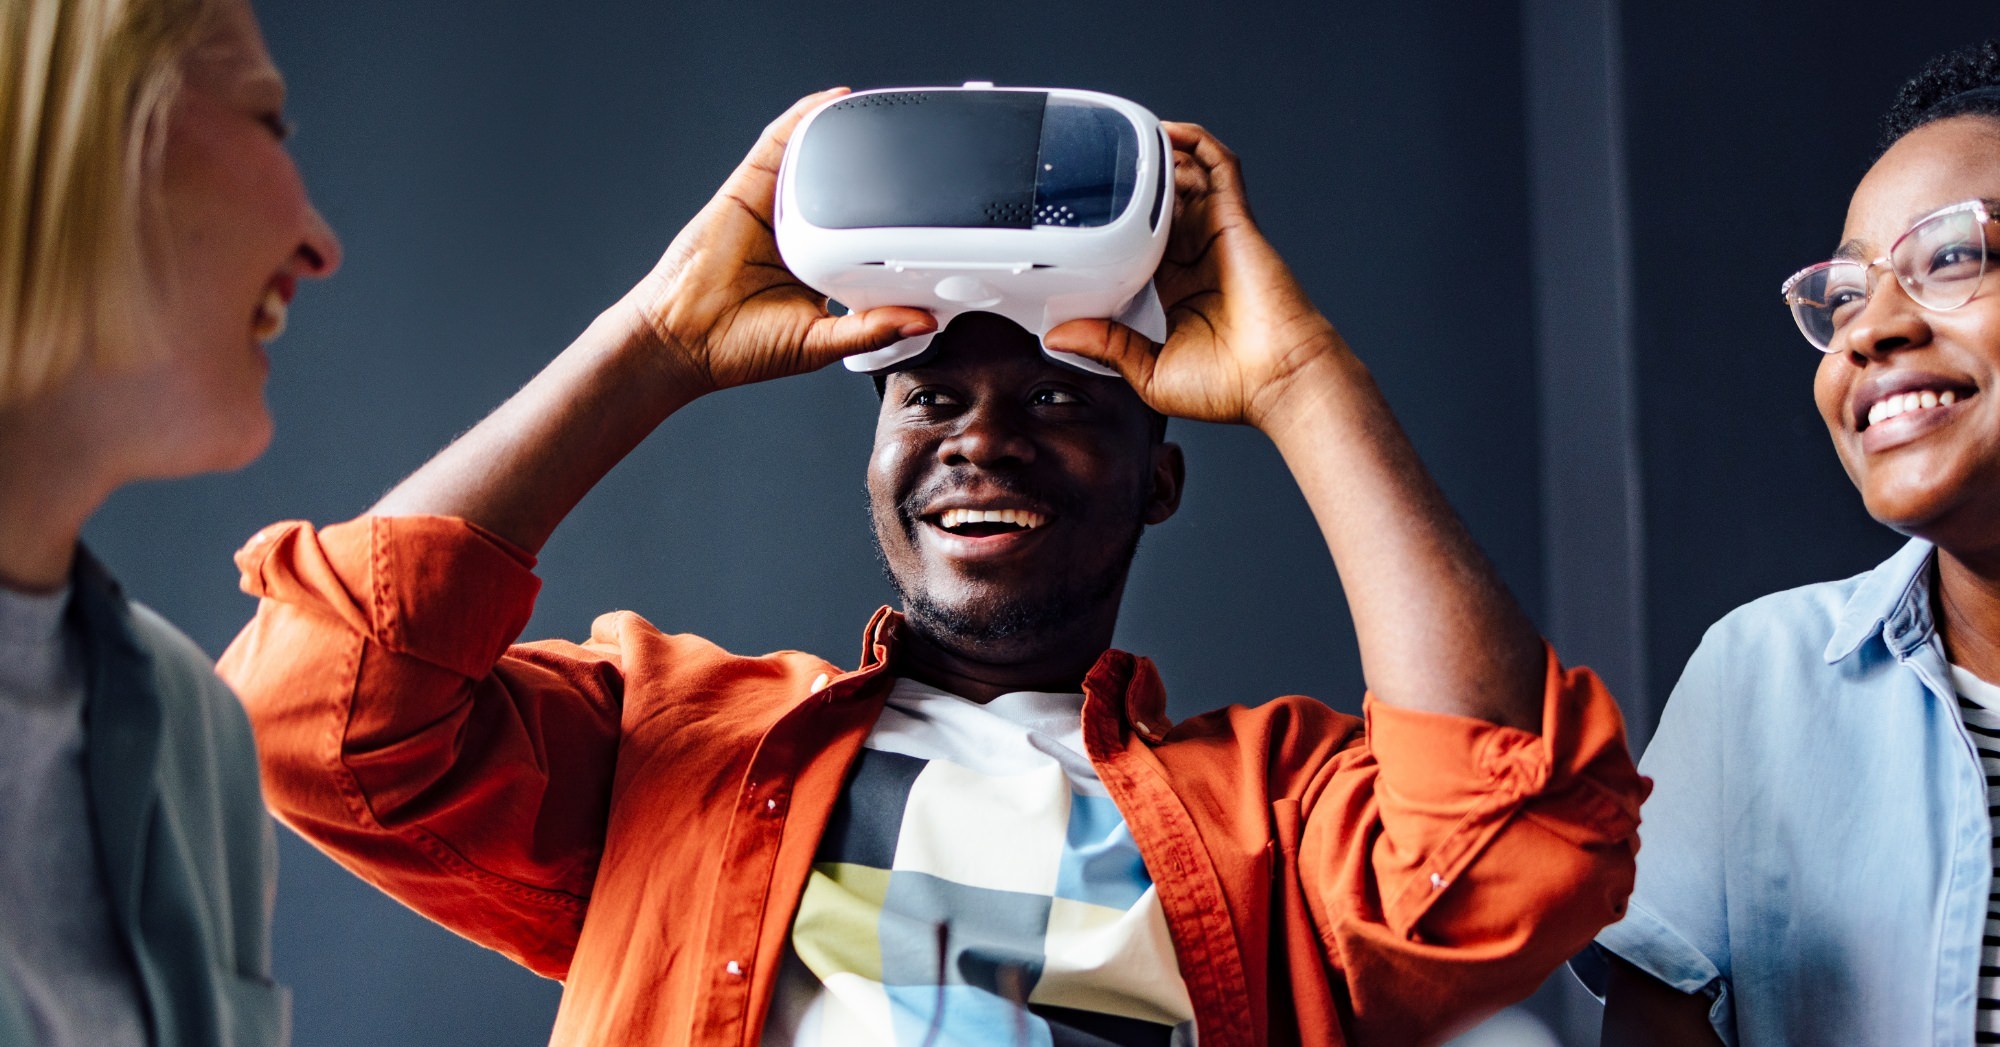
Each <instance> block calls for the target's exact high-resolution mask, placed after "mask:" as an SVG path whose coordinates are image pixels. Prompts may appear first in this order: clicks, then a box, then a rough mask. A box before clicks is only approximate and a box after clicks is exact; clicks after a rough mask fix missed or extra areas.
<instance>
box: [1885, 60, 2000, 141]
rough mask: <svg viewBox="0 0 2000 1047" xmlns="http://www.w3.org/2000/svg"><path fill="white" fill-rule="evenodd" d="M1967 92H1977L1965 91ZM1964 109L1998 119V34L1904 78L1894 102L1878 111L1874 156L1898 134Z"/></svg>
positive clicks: (1972, 113) (1973, 113)
mask: <svg viewBox="0 0 2000 1047" xmlns="http://www.w3.org/2000/svg"><path fill="white" fill-rule="evenodd" d="M1980 88H1987V89H1988V90H1983V91H1981V90H1979V89H1980ZM1967 91H1978V93H1977V94H1973V95H1967V94H1966V92H1967ZM1967 114H1971V115H1974V116H1983V117H1987V118H1988V119H1991V120H1996V121H2000V39H1993V40H1987V41H1984V42H1983V43H1977V44H1973V45H1971V46H1969V47H1961V48H1959V49H1958V50H1956V51H1947V52H1945V53H1944V54H1941V55H1938V56H1937V57H1936V58H1933V59H1931V60H1930V61H1929V62H1927V63H1925V64H1924V67H1923V68H1922V69H1920V70H1918V71H1917V75H1915V76H1913V77H1910V78H1909V79H1908V80H1905V81H1903V86H1902V88H1901V89H1899V90H1898V91H1897V92H1896V102H1895V104H1894V105H1892V106H1890V107H1889V111H1888V112H1887V113H1884V114H1882V138H1881V142H1880V144H1879V145H1878V147H1877V149H1876V154H1875V155H1876V156H1878V157H1879V156H1880V155H1881V154H1883V153H1885V152H1888V151H1889V147H1890V146H1892V145H1895V144H1896V142H1897V140H1898V139H1900V138H1902V137H1903V136H1904V135H1906V134H1909V133H1910V132H1911V131H1914V130H1916V129H1917V128H1919V127H1922V126H1924V125H1925V124H1928V123H1930V122H1932V121H1934V120H1943V119H1944V118H1946V117H1950V116H1965V115H1967Z"/></svg>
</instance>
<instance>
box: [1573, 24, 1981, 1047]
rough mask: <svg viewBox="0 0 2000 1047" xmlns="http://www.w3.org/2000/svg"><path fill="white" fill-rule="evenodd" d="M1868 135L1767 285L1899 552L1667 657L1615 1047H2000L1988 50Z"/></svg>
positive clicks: (1913, 83) (1785, 598)
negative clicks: (1671, 674) (1852, 173)
mask: <svg viewBox="0 0 2000 1047" xmlns="http://www.w3.org/2000/svg"><path fill="white" fill-rule="evenodd" d="M1883 139H1884V144H1885V148H1884V151H1883V152H1882V153H1881V155H1880V157H1879V159H1877V160H1876V161H1875V163H1874V165H1873V166H1872V167H1871V168H1870V169H1869V170H1868V172H1867V174H1866V175H1865V176H1864V177H1863V178H1862V180H1861V183H1860V185H1859V186H1858V187H1857V188H1856V189H1855V191H1854V196H1853V199H1852V202H1851V203H1850V205H1849V208H1848V212H1847V223H1846V228H1845V230H1844V231H1843V233H1842V235H1841V246H1840V247H1839V249H1838V250H1836V251H1835V252H1834V257H1833V258H1832V260H1830V261H1826V262H1821V263H1819V264H1818V265H1814V266H1809V267H1807V268H1806V269H1803V270H1801V271H1800V272H1799V273H1797V274H1796V275H1794V276H1793V277H1792V278H1791V279H1789V280H1787V281H1786V282H1785V284H1784V287H1783V291H1784V296H1785V299H1786V300H1787V302H1789V303H1790V305H1791V309H1792V313H1793V316H1794V317H1795V318H1796V319H1797V321H1798V326H1799V329H1800V331H1802V332H1803V333H1804V334H1805V336H1806V339H1807V340H1808V341H1810V342H1811V343H1812V344H1813V346H1814V347H1815V348H1817V349H1818V350H1820V351H1821V352H1822V353H1824V354H1825V355H1824V356H1823V357H1822V358H1821V360H1820V364H1819V371H1818V374H1817V376H1816V378H1815V380H1814V383H1813V396H1814V400H1815V401H1816V402H1817V404H1818V406H1819V410H1820V415H1821V417H1822V418H1823V419H1824V421H1825V422H1826V427H1827V431H1828V432H1829V434H1830V435H1831V436H1832V438H1833V447H1834V451H1835V452H1836V453H1837V454H1838V455H1839V456H1840V460H1841V464H1842V465H1844V466H1845V467H1846V469H1847V474H1848V476H1849V478H1851V479H1852V480H1853V482H1854V485H1855V486H1856V487H1857V488H1859V489H1860V491H1861V496H1862V500H1863V502H1864V503H1865V504H1866V505H1867V508H1868V512H1869V514H1870V515H1872V516H1874V517H1875V519H1877V520H1880V521H1881V522H1882V523H1884V524H1887V525H1888V526H1890V527H1892V528H1895V529H1896V530H1898V531H1900V532H1903V533H1904V534H1907V535H1910V536H1911V540H1910V542H1909V543H1908V544H1907V545H1905V546H1904V547H1903V549H1902V550H1901V551H1900V552H1898V553H1896V554H1895V555H1894V556H1892V557H1890V558H1889V559H1888V560H1887V561H1885V562H1884V563H1882V564H1880V565H1879V566H1877V567H1876V568H1874V569H1873V570H1871V571H1868V572H1867V573H1865V574H1861V575H1857V576H1855V577H1853V578H1849V579H1847V580H1846V581H1841V582H1830V583H1825V584H1820V585H1812V586H1807V587H1805V588H1802V589H1795V590H1792V591H1790V592H1784V593H1778V594H1776V595H1773V596H1768V597H1765V598H1763V599H1761V600H1757V601H1755V602H1753V603H1750V604H1748V605H1746V606H1744V607H1742V608H1739V609H1738V610H1736V611H1735V612H1733V613H1731V614H1730V615H1729V616H1728V617H1726V618H1724V619H1723V620H1722V621H1721V622H1719V623H1717V624H1716V625H1715V626H1714V627H1713V628H1712V629H1710V630H1709V632H1708V635H1707V636H1706V637H1705V638H1704V639H1703V641H1702V644H1701V646H1700V648H1699V649H1698V650H1697V651H1696V652H1695V654H1694V657H1693V658H1692V659H1691V660H1690V661H1689V662H1688V666H1687V669H1686V671H1685V673H1684V674H1683V675H1682V677H1681V680H1680V683H1679V685H1678V686H1677V687H1676V688H1675V689H1674V694H1673V697H1672V699H1671V700H1670V701H1669V702H1668V703H1667V707H1666V711H1665V714H1664V715H1663V716H1662V718H1661V722H1660V728H1659V732H1658V733H1657V734H1656V735H1654V737H1653V742H1652V745H1651V747H1650V748H1649V749H1648V750H1647V752H1646V758H1645V760H1644V762H1643V763H1642V764H1641V769H1642V770H1644V771H1645V772H1646V773H1648V774H1650V775H1651V776H1653V778H1654V781H1655V789H1654V792H1653V795H1652V798H1651V799H1650V800H1649V801H1648V802H1647V803H1646V805H1645V808H1644V818H1645V822H1644V827H1643V828H1642V830H1641V832H1642V834H1643V838H1644V845H1643V846H1642V848H1641V850H1640V852H1639V875H1638V886H1637V889H1636V891H1635V892H1634V894H1633V896H1632V900H1631V905H1630V909H1629V912H1628V915H1627V916H1626V917H1625V919H1624V920H1622V921H1621V922H1619V923H1618V924H1616V925H1614V926H1612V927H1610V928H1608V929H1606V930H1605V931H1604V932H1603V934H1601V935H1600V936H1599V937H1598V948H1599V949H1600V950H1601V952H1599V953H1598V954H1597V955H1596V956H1594V957H1593V956H1590V955H1586V956H1585V957H1580V958H1579V959H1578V961H1577V967H1578V970H1579V972H1580V973H1584V974H1585V975H1586V980H1592V976H1593V975H1595V976H1600V977H1607V980H1608V992H1607V995H1606V1000H1605V1016H1604V1042H1605V1043H1606V1044H1619V1045H1625V1044H1701V1043H1709V1044H1712V1043H1716V1042H1718V1040H1720V1041H1721V1042H1725V1043H1730V1044H1736V1045H1739V1047H1764V1045H1784V1044H1806V1043H1828V1044H1834V1043H1837V1044H1885V1045H1886V1044H1897V1045H1902V1044H1958V1043H2000V915H1995V913H1996V912H2000V900H1996V899H2000V893H1996V884H1995V875H1994V873H1995V861H1996V858H2000V846H1996V844H1995V833H1994V828H1995V826H1996V825H2000V817H1996V812H2000V258H1996V257H1995V253H1996V251H2000V226H1996V225H1995V217H1996V215H2000V41H1996V42H1988V43H1986V44H1983V45H1980V46H1977V47H1973V48H1968V49H1965V50H1962V51H1957V52H1953V53H1951V54H1947V55H1944V56H1942V57H1940V58H1938V59H1935V60H1934V61H1932V62H1931V64H1930V65H1929V66H1927V67H1926V68H1925V69H1924V70H1923V71H1922V72H1921V73H1919V74H1918V75H1917V76H1916V77H1914V78H1912V79H1911V80H1909V81H1908V82H1907V83H1905V84H1904V85H1903V88H1902V90H1901V92H1900V94H1899V96H1898V98H1897V101H1896V104H1895V106H1894V108H1893V109H1892V110H1891V111H1890V112H1889V114H1888V115H1887V117H1886V118H1885V121H1884V135H1883ZM1607 954H1608V955H1607ZM1607 959H1608V961H1609V969H1608V971H1605V970H1603V969H1601V968H1600V969H1595V970H1593V969H1592V968H1594V967H1596V965H1595V964H1594V963H1593V960H1607Z"/></svg>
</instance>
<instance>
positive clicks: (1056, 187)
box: [794, 91, 1139, 229]
mask: <svg viewBox="0 0 2000 1047" xmlns="http://www.w3.org/2000/svg"><path fill="white" fill-rule="evenodd" d="M794 159H795V161H796V164H797V169H798V176H797V177H798V181H797V189H796V199H797V201H798V207H799V214H800V217H802V218H804V219H805V220H806V221H808V222H810V223H812V224H813V225H816V226H819V227H820V228H822V229H865V228H880V227H904V228H909V227H919V228H925V227H927V228H957V229H1030V228H1033V227H1035V226H1066V227H1071V228H1088V227H1094V226H1102V225H1109V224H1111V223H1112V222H1113V221H1115V220H1117V218H1118V216H1119V215H1122V214H1124V213H1125V208H1126V207H1127V206H1128V205H1129V204H1130V203H1131V201H1132V191H1133V184H1132V183H1133V180H1134V178H1135V177H1136V175H1137V171H1138V164H1139V139H1138V134H1137V132H1135V131H1134V129H1133V127H1132V122H1131V121H1130V120H1128V119H1126V118H1125V116H1124V114H1122V113H1120V112H1118V111H1117V110H1115V109H1111V108H1108V107H1106V106H1102V105H1097V104H1095V103H1091V102H1084V101H1079V100H1072V99H1051V98H1050V97H1049V96H1048V95H1047V94H1046V93H1044V92H1040V91H939V92H898V93H886V94H870V95H859V96H856V97H853V98H849V99H844V100H842V101H839V102H836V103H834V104H833V105H831V106H828V107H827V109H826V111H824V112H822V113H820V114H819V115H818V116H817V117H815V118H814V119H813V122H812V123H811V124H810V125H808V127H807V128H806V131H805V138H804V140H803V141H801V142H800V143H799V150H798V155H797V156H796V157H795V158H794Z"/></svg>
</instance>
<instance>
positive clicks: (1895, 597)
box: [1825, 538, 1937, 665]
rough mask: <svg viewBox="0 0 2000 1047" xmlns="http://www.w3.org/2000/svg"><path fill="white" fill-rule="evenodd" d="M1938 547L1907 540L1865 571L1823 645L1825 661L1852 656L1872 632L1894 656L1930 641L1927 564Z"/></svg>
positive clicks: (1929, 584)
mask: <svg viewBox="0 0 2000 1047" xmlns="http://www.w3.org/2000/svg"><path fill="white" fill-rule="evenodd" d="M1936 555H1937V550H1936V547H1934V546H1932V545H1931V543H1929V542H1927V541H1924V540H1923V539H1921V538H1912V539H1910V540H1909V542H1908V543H1906V544H1905V545H1904V546H1903V547H1902V548H1901V549H1899V550H1897V551H1896V554H1895V555H1894V556H1891V557H1889V558H1888V559H1887V560H1884V561H1882V565H1881V566H1879V567H1877V568H1875V569H1874V570H1873V571H1870V572H1869V573H1868V577H1867V578H1866V579H1865V580H1863V581H1862V583H1861V584H1860V586H1858V587H1856V588H1855V590H1854V595H1852V596H1850V597H1848V599H1847V606H1846V607H1845V608H1843V609H1842V611H1841V614H1840V621H1839V622H1838V623H1837V624H1836V625H1835V626H1834V629H1833V637H1832V639H1830V640H1828V641H1827V643H1826V652H1825V656H1826V662H1827V664H1828V665H1832V664H1834V663H1836V662H1841V661H1844V660H1846V659H1848V658H1851V657H1853V655H1854V653H1855V652H1856V651H1858V650H1860V649H1861V646H1862V645H1863V644H1865V643H1867V642H1868V640H1869V639H1871V638H1873V637H1874V636H1875V635H1876V634H1877V633H1880V634H1881V636H1882V642H1883V644H1885V645H1886V646H1887V647H1888V648H1889V651H1890V653H1891V654H1893V655H1895V656H1896V657H1897V658H1898V659H1903V658H1907V657H1909V656H1910V654H1911V652H1913V651H1915V650H1916V649H1917V648H1918V647H1920V646H1922V645H1923V644H1924V642H1925V641H1927V640H1929V639H1930V637H1931V634H1932V633H1933V632H1934V631H1935V629H1934V626H1933V624H1932V621H1931V577H1932V573H1933V572H1932V571H1931V564H1932V562H1933V561H1934V560H1935V559H1936Z"/></svg>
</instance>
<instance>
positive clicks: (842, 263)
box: [776, 84, 1173, 374]
mask: <svg viewBox="0 0 2000 1047" xmlns="http://www.w3.org/2000/svg"><path fill="white" fill-rule="evenodd" d="M1172 155H1173V154H1172V150H1171V148H1170V146H1169V145H1168V143H1167V140H1166V135H1165V133H1164V132H1163V131H1162V130H1161V129H1160V126H1159V121H1158V120H1157V119H1155V118H1154V117H1153V115H1152V114H1151V113H1149V112H1147V111H1146V110H1145V109H1144V108H1142V107H1140V106H1138V105H1135V104H1133V103H1132V102H1129V101H1126V100H1125V99H1122V98H1117V97H1115V96H1112V95H1105V94H1099V93H1095V92H1088V91H1071V90H1066V89H1061V88H1054V89H1025V88H1022V89H1015V88H1009V89H996V88H994V87H993V86H992V85H990V84H969V85H967V86H965V87H960V88H949V87H944V88H918V89H895V90H882V91H865V92H861V93H859V94H853V95H848V96H845V97H843V98H839V99H835V100H833V101H831V102H828V103H826V104H824V105H822V106H821V107H820V108H818V109H816V110H814V111H813V112H811V113H809V114H807V116H806V117H805V119H804V120H803V121H801V123H800V124H799V127H798V128H797V129H796V130H795V131H794V132H793V135H792V139H791V143H790V145H789V146H788V147H787V149H786V152H785V158H784V162H783V165H782V167H781V169H780V171H779V186H778V201H777V210H776V215H777V222H776V226H777V240H778V249H779V252H780V254H781V255H782V256H783V257H784V260H785V264H786V265H787V266H788V267H789V268H790V269H791V270H792V272H793V274H794V275H796V276H798V277H799V279H800V280H802V281H804V282H805V283H806V284H807V285H809V286H811V287H812V288H814V289H815V290H817V291H819V292H820V293H822V294H825V295H826V296H827V297H829V298H832V299H836V300H838V301H840V302H841V303H843V304H845V305H846V306H848V307H849V308H852V309H857V310H860V309H872V308H875V307H877V306H884V305H902V306H912V307H917V308H926V309H929V310H931V311H932V312H933V313H934V314H936V316H937V318H938V322H939V327H940V330H942V329H943V327H944V326H945V325H947V324H949V322H950V320H951V318H952V317H954V316H957V315H958V314H960V313H965V312H974V311H978V312H991V313H997V314H999V315H1001V316H1005V317H1007V318H1008V319H1011V320H1013V321H1014V322H1016V323H1018V324H1020V325H1021V326H1022V327H1024V328H1026V329H1027V330H1028V331H1030V332H1032V333H1033V334H1034V335H1035V336H1036V337H1037V338H1038V339H1039V338H1040V337H1041V336H1043V335H1046V334H1047V333H1048V331H1049V330H1050V329H1051V328H1054V327H1056V326H1057V325H1059V324H1061V323H1064V322H1066V321H1069V320H1074V319H1079V318H1109V319H1116V320H1119V321H1121V322H1124V323H1126V324H1128V325H1130V326H1132V327H1134V328H1135V329H1137V330H1138V331H1139V332H1140V333H1141V334H1144V335H1146V336H1147V337H1148V338H1151V339H1153V340H1154V341H1160V340H1163V339H1165V337H1166V316H1165V313H1164V311H1163V310H1162V309H1161V308H1160V303H1159V298H1158V296H1157V295H1156V294H1155V293H1154V292H1153V288H1152V283H1151V278H1152V274H1153V270H1154V269H1155V268H1157V267H1158V265H1159V261H1160V257H1161V255H1162V254H1163V253H1164V252H1165V249H1166V236H1167V231H1168V230H1167V225H1168V224H1169V221H1170V218H1169V216H1170V215H1171V213H1172V212H1171V210H1170V207H1171V205H1170V202H1169V200H1168V194H1169V193H1170V192H1171V191H1172V188H1171V184H1170V181H1169V175H1170V173H1171V169H1172V162H1171V157H1172ZM933 337H935V336H934V335H925V336H919V337H917V338H911V339H906V340H904V341H902V342H898V343H897V344H895V345H892V346H890V347H888V348H886V349H882V350H879V351H877V352H873V353H866V354H862V355H860V356H855V357H850V358H849V359H848V360H847V361H846V363H847V366H848V368H849V369H851V370H856V371H879V370H882V369H884V368H888V367H893V366H896V365H898V364H902V363H906V362H907V361H909V360H910V359H912V358H914V357H916V356H917V355H919V354H921V353H923V352H924V351H925V350H927V349H928V348H929V346H930V342H931V339H932V338H933ZM1044 351H1045V352H1048V353H1049V355H1050V356H1051V357H1052V358H1056V359H1059V360H1062V361H1063V362H1065V363H1068V364H1071V365H1073V366H1077V367H1081V368H1083V369H1084V370H1088V371H1093V372H1096V373H1100V374H1110V373H1113V372H1111V371H1110V370H1109V369H1107V368H1105V367H1103V366H1101V365H1099V364H1096V363H1094V362H1092V361H1089V360H1086V359H1084V358H1082V357H1077V356H1074V355H1071V354H1067V353H1058V352H1054V351H1050V350H1048V349H1047V348H1046V347H1044Z"/></svg>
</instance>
